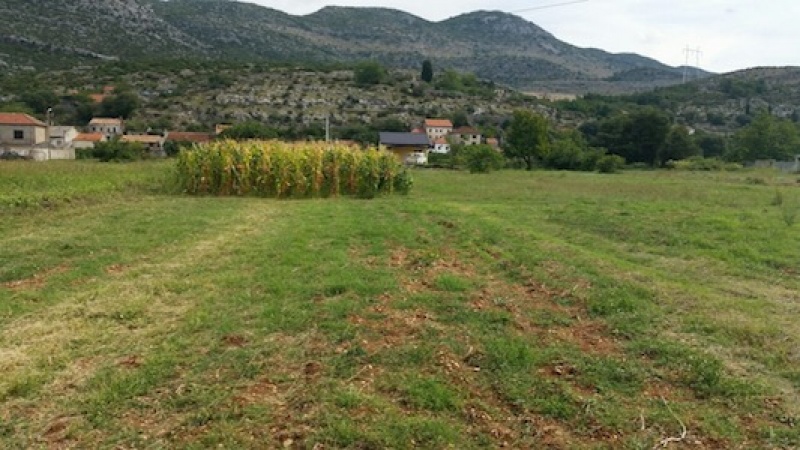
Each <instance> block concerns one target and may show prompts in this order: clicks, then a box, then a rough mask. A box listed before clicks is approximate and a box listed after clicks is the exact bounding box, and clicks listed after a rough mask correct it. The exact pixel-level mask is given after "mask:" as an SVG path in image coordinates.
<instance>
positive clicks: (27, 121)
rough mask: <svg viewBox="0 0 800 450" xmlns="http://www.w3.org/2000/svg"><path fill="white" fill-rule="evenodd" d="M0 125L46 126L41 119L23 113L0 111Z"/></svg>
mask: <svg viewBox="0 0 800 450" xmlns="http://www.w3.org/2000/svg"><path fill="white" fill-rule="evenodd" d="M0 125H27V126H35V127H46V126H47V125H45V124H44V122H42V121H41V120H39V119H37V118H35V117H31V116H29V115H27V114H24V113H0Z"/></svg>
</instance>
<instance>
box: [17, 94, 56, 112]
mask: <svg viewBox="0 0 800 450" xmlns="http://www.w3.org/2000/svg"><path fill="white" fill-rule="evenodd" d="M20 100H22V102H23V103H25V104H26V105H28V106H30V108H31V109H32V110H33V112H35V113H36V114H46V113H47V110H48V109H50V108H53V107H55V106H56V105H57V104H58V103H59V101H60V99H59V98H58V96H57V95H56V94H54V93H53V92H52V91H34V92H26V93H24V94H22V95H21V96H20Z"/></svg>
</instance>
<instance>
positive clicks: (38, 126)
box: [0, 113, 48, 159]
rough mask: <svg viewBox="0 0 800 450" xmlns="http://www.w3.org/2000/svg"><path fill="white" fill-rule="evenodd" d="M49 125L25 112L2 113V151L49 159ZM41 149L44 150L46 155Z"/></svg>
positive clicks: (0, 122) (0, 135)
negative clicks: (47, 149)
mask: <svg viewBox="0 0 800 450" xmlns="http://www.w3.org/2000/svg"><path fill="white" fill-rule="evenodd" d="M47 145H48V137H47V125H46V124H45V123H44V122H42V121H41V120H39V119H37V118H35V117H32V116H29V115H28V114H24V113H0V153H16V154H18V155H22V156H29V157H32V158H36V159H47V156H46V148H47ZM41 149H45V150H44V154H43V155H44V156H42V155H41V154H40V153H42V152H41V151H39V150H41Z"/></svg>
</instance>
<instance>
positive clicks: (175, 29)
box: [0, 0, 679, 88]
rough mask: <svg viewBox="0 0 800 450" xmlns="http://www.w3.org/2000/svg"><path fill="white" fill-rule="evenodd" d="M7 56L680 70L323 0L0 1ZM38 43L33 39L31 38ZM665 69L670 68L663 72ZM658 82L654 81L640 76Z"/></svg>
mask: <svg viewBox="0 0 800 450" xmlns="http://www.w3.org/2000/svg"><path fill="white" fill-rule="evenodd" d="M0 12H2V13H3V14H5V15H6V16H7V17H8V18H9V20H6V21H4V22H2V23H0V61H2V62H0V64H4V65H6V66H8V67H12V68H13V67H17V68H19V67H24V66H31V67H43V66H46V65H47V62H49V61H50V60H51V58H53V57H54V58H55V60H56V61H58V62H61V63H66V64H68V63H69V62H70V61H71V60H73V59H74V61H73V62H74V63H75V64H83V63H87V62H93V61H98V60H104V59H115V58H116V59H120V60H127V59H137V58H145V57H153V56H157V57H161V58H176V57H180V58H200V59H212V60H224V59H235V60H252V61H259V62H261V61H267V62H270V61H281V62H289V61H296V62H315V63H352V62H356V61H359V60H363V59H375V60H378V61H380V62H381V63H384V64H386V65H389V66H392V67H398V68H414V67H419V65H420V64H421V62H422V61H423V60H424V59H431V60H433V61H434V64H435V65H436V66H437V67H438V68H452V69H456V70H460V71H469V72H474V73H475V74H476V75H478V76H479V77H481V78H486V79H491V80H493V81H496V82H499V83H503V84H507V85H510V86H514V87H518V88H524V87H529V86H531V85H535V84H537V83H539V82H544V81H554V80H565V79H566V80H587V81H591V80H606V79H613V77H614V76H615V75H618V74H620V73H624V72H626V71H629V70H635V69H652V70H653V71H652V72H650V73H649V74H648V76H654V75H655V76H658V77H661V78H659V79H658V80H654V81H662V82H664V81H666V82H667V83H669V82H672V79H673V78H674V77H673V76H672V75H670V74H673V73H677V71H679V69H676V68H673V67H670V66H667V65H665V64H662V63H660V62H658V61H656V60H654V59H652V58H648V57H645V56H641V55H637V54H631V53H619V54H614V53H608V52H605V51H603V50H600V49H595V48H580V47H576V46H573V45H571V44H569V43H566V42H563V41H561V40H559V39H557V38H556V37H555V36H554V35H552V34H551V33H549V32H547V31H546V30H544V29H543V28H541V27H539V26H538V25H536V24H534V23H532V22H530V21H527V20H525V19H523V18H521V17H519V16H515V15H513V14H509V13H505V12H501V11H485V10H482V11H473V12H468V13H465V14H461V15H458V16H454V17H451V18H448V19H445V20H441V21H438V22H432V21H428V20H426V19H424V18H421V17H417V16H415V15H413V14H410V13H407V12H403V11H399V10H395V9H389V8H375V7H369V8H355V7H342V6H326V7H324V8H322V9H320V10H318V11H316V12H313V13H311V14H307V15H297V16H296V15H291V14H288V13H285V12H282V11H279V10H277V9H273V8H268V7H265V6H261V5H256V4H252V3H244V2H239V1H233V0H170V1H163V0H108V1H100V0H75V1H74V2H70V3H69V4H65V3H64V2H60V1H57V0H38V1H37V2H36V5H29V4H28V2H27V1H26V0H0ZM34 43H35V44H34ZM662 75H663V76H662ZM640 81H649V80H640Z"/></svg>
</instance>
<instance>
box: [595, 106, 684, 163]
mask: <svg viewBox="0 0 800 450" xmlns="http://www.w3.org/2000/svg"><path fill="white" fill-rule="evenodd" d="M669 131H670V119H669V117H668V116H667V115H666V114H665V113H663V112H661V111H659V110H657V109H654V108H646V109H643V110H640V111H637V112H634V113H631V114H618V115H616V116H613V117H611V118H609V119H606V120H604V121H602V122H600V125H599V127H598V129H597V135H596V136H595V137H594V139H591V140H590V142H591V143H592V144H593V145H595V146H598V147H605V148H607V149H608V151H609V152H610V153H613V154H616V155H620V156H622V157H623V158H625V160H626V161H627V162H629V163H635V162H641V163H646V164H649V165H651V166H652V165H655V164H656V162H657V161H658V158H659V151H660V150H661V148H662V146H663V145H664V141H665V140H666V138H667V134H668V133H669Z"/></svg>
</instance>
